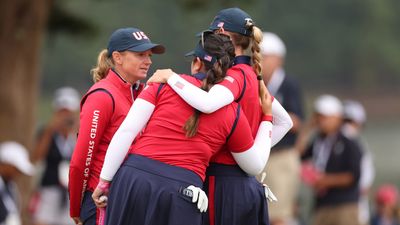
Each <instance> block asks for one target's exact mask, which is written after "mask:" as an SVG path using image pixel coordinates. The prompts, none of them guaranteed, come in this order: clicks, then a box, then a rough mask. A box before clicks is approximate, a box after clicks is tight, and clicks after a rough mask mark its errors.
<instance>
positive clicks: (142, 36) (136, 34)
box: [132, 31, 149, 41]
mask: <svg viewBox="0 0 400 225" xmlns="http://www.w3.org/2000/svg"><path fill="white" fill-rule="evenodd" d="M132 34H133V36H134V37H135V39H136V40H138V41H140V40H142V39H149V38H148V37H147V36H146V34H145V33H144V32H143V31H140V32H133V33H132Z"/></svg>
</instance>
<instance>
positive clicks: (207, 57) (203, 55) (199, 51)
mask: <svg viewBox="0 0 400 225" xmlns="http://www.w3.org/2000/svg"><path fill="white" fill-rule="evenodd" d="M211 33H213V32H212V31H209V30H206V31H203V32H201V33H199V36H200V37H201V39H200V41H199V43H198V44H197V45H196V48H195V49H194V50H193V51H191V52H189V53H187V54H185V57H189V56H195V57H199V58H200V60H202V61H205V62H208V63H211V64H214V63H215V62H216V61H217V57H215V56H213V55H211V54H209V53H208V52H207V51H206V50H205V49H204V38H205V36H207V35H208V34H211Z"/></svg>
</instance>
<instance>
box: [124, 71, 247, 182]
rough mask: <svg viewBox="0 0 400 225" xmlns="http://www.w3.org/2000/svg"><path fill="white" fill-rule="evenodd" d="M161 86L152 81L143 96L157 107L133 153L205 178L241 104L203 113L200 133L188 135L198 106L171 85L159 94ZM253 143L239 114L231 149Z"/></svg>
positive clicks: (188, 78) (198, 82)
mask: <svg viewBox="0 0 400 225" xmlns="http://www.w3.org/2000/svg"><path fill="white" fill-rule="evenodd" d="M181 76H182V77H183V78H184V79H186V80H187V81H189V82H190V83H192V84H194V85H196V86H198V87H199V86H200V85H201V81H200V80H198V79H196V78H194V77H192V76H187V75H181ZM158 87H159V84H155V83H153V84H150V85H148V86H147V87H146V88H145V89H144V90H143V92H142V93H141V94H140V96H139V98H142V99H144V100H146V101H148V102H150V103H152V104H154V105H155V106H156V107H155V109H154V112H153V115H152V116H151V118H150V121H149V122H148V124H147V126H146V128H145V129H144V131H143V133H142V135H141V136H140V137H139V138H138V140H137V141H136V143H135V145H134V146H133V149H131V151H130V153H134V154H139V155H143V156H146V157H149V158H151V159H154V160H159V161H161V162H164V163H167V164H170V165H174V166H179V167H182V168H185V169H188V170H191V171H193V172H195V173H196V174H197V175H199V176H200V177H201V178H202V180H204V178H205V170H206V168H207V166H208V163H209V160H210V158H211V157H212V156H213V155H214V154H215V153H217V152H218V151H219V150H220V149H221V148H222V146H223V145H224V144H225V143H226V138H227V136H228V135H229V133H230V132H231V130H232V126H233V124H234V121H235V119H236V115H237V107H238V105H237V103H232V104H230V105H227V106H225V107H223V108H221V109H219V110H217V111H216V112H214V113H212V114H200V120H199V127H198V131H197V134H196V135H195V136H194V137H192V138H187V137H186V135H185V131H184V130H183V126H184V124H185V122H186V121H187V119H188V118H189V117H190V116H191V115H192V114H193V113H194V109H193V108H192V107H191V106H190V105H188V104H187V103H186V102H185V101H183V100H182V98H181V97H179V95H177V94H176V93H175V92H174V91H173V90H172V89H171V87H169V86H168V85H165V86H164V87H163V88H162V89H161V91H160V92H159V94H158V95H157V91H158ZM241 114H243V112H242V113H241ZM253 143H254V140H253V136H252V133H251V130H250V127H249V125H248V122H247V119H246V117H245V116H243V115H242V116H239V117H238V121H237V126H236V129H234V131H233V133H232V136H231V137H230V138H229V139H228V141H227V146H228V147H229V150H230V151H232V152H242V151H245V150H247V149H249V148H250V147H251V146H252V145H253Z"/></svg>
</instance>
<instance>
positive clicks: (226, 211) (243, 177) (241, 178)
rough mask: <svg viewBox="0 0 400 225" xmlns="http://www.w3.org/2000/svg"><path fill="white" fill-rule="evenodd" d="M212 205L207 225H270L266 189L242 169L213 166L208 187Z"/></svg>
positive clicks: (206, 215)
mask: <svg viewBox="0 0 400 225" xmlns="http://www.w3.org/2000/svg"><path fill="white" fill-rule="evenodd" d="M204 188H205V191H206V192H207V196H208V200H209V205H208V211H207V213H206V214H204V216H203V225H267V224H269V217H268V204H267V200H266V197H265V192H264V187H263V186H262V184H261V183H260V182H258V181H257V180H256V179H255V177H253V176H249V175H248V174H246V173H245V172H244V171H243V170H242V169H240V167H239V166H231V165H223V164H217V163H211V164H210V166H209V167H208V169H207V178H206V182H205V183H204Z"/></svg>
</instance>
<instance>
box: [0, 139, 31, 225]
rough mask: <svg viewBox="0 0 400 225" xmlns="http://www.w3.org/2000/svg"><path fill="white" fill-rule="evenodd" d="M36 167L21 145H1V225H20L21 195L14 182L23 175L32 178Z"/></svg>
mask: <svg viewBox="0 0 400 225" xmlns="http://www.w3.org/2000/svg"><path fill="white" fill-rule="evenodd" d="M33 173H34V167H33V165H32V163H31V162H30V161H29V156H28V151H27V150H26V149H25V148H24V147H23V146H22V145H21V144H19V143H17V142H13V141H8V142H3V143H1V144H0V225H20V224H22V223H21V217H20V203H19V193H18V190H17V186H16V184H15V183H14V182H13V180H14V179H15V178H16V177H17V176H19V175H21V174H25V175H29V176H31V175H32V174H33Z"/></svg>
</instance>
